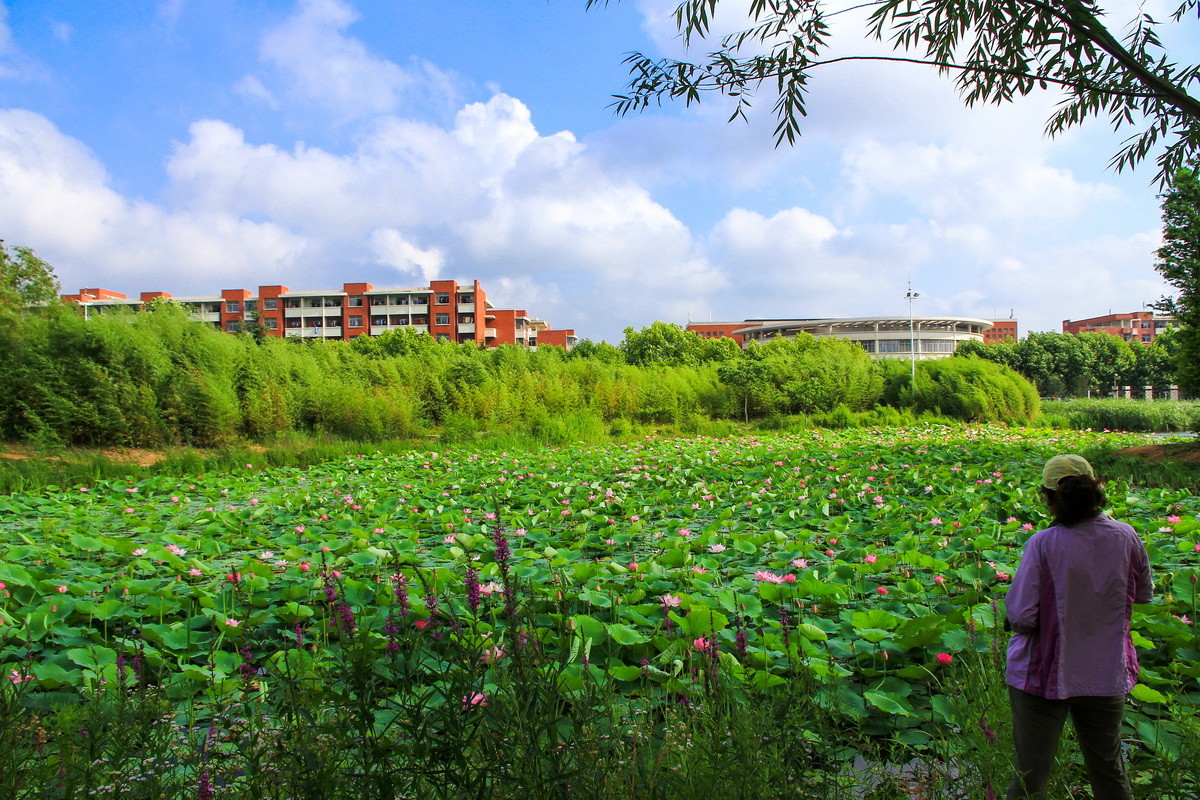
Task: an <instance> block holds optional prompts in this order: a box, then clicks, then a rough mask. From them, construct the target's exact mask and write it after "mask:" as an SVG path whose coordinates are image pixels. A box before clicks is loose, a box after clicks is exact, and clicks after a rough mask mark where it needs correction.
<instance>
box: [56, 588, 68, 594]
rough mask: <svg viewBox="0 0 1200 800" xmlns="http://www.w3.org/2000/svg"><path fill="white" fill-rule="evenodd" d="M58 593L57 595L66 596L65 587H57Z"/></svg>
mask: <svg viewBox="0 0 1200 800" xmlns="http://www.w3.org/2000/svg"><path fill="white" fill-rule="evenodd" d="M58 593H59V594H66V593H67V587H66V586H59V587H58Z"/></svg>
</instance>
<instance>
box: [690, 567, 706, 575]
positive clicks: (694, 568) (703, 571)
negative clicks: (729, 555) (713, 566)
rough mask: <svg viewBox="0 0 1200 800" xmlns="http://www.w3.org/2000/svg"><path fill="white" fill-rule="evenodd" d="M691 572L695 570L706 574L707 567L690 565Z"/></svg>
mask: <svg viewBox="0 0 1200 800" xmlns="http://www.w3.org/2000/svg"><path fill="white" fill-rule="evenodd" d="M692 572H696V573H699V574H701V575H706V574H707V573H708V569H707V568H705V567H692Z"/></svg>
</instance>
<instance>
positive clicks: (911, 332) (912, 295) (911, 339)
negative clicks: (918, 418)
mask: <svg viewBox="0 0 1200 800" xmlns="http://www.w3.org/2000/svg"><path fill="white" fill-rule="evenodd" d="M920 296H921V293H920V292H914V291H913V290H912V281H909V282H908V293H907V294H905V295H904V299H905V300H907V301H908V354H909V356H910V357H911V358H912V385H913V391H916V388H917V332H916V328H914V327H913V308H912V304H913V300H916V299H917V298H918V297H920Z"/></svg>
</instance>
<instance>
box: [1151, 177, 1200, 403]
mask: <svg viewBox="0 0 1200 800" xmlns="http://www.w3.org/2000/svg"><path fill="white" fill-rule="evenodd" d="M1162 200H1163V204H1162V210H1163V246H1162V247H1161V248H1159V250H1158V254H1157V255H1158V260H1157V261H1156V263H1155V265H1154V266H1155V268H1156V269H1157V270H1158V271H1159V273H1161V274H1162V276H1163V278H1165V279H1166V281H1167V283H1169V284H1171V286H1173V287H1175V289H1176V291H1177V292H1178V294H1177V295H1176V296H1175V297H1173V298H1171V299H1169V300H1166V301H1164V303H1162V304H1161V305H1162V306H1163V307H1164V310H1166V311H1168V312H1169V313H1171V314H1173V315H1174V316H1175V318H1176V319H1178V320H1179V323H1180V328H1179V330H1178V331H1177V332H1176V335H1175V341H1174V342H1172V344H1173V346H1174V350H1175V363H1176V365H1177V366H1178V368H1179V383H1180V385H1182V386H1184V387H1186V388H1187V389H1188V390H1189V391H1191V392H1197V393H1200V177H1198V176H1197V174H1196V171H1195V170H1194V169H1181V170H1179V172H1177V173H1176V175H1175V180H1174V182H1173V185H1172V187H1171V189H1170V190H1169V191H1168V192H1167V193H1166V194H1164V195H1163V196H1162Z"/></svg>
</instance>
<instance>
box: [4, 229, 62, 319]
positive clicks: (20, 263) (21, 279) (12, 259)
mask: <svg viewBox="0 0 1200 800" xmlns="http://www.w3.org/2000/svg"><path fill="white" fill-rule="evenodd" d="M58 292H59V285H58V278H57V277H55V275H54V267H52V266H50V265H49V264H47V263H46V262H45V261H42V260H41V259H40V258H38V257H37V254H36V253H34V252H33V250H31V249H29V248H28V247H21V246H20V245H18V246H16V247H13V248H12V249H11V250H10V249H9V247H8V246H7V245H6V244H5V243H4V240H3V239H0V304H4V305H15V306H22V307H24V306H27V305H30V304H31V303H49V302H51V301H53V300H56V299H57V298H58Z"/></svg>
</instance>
